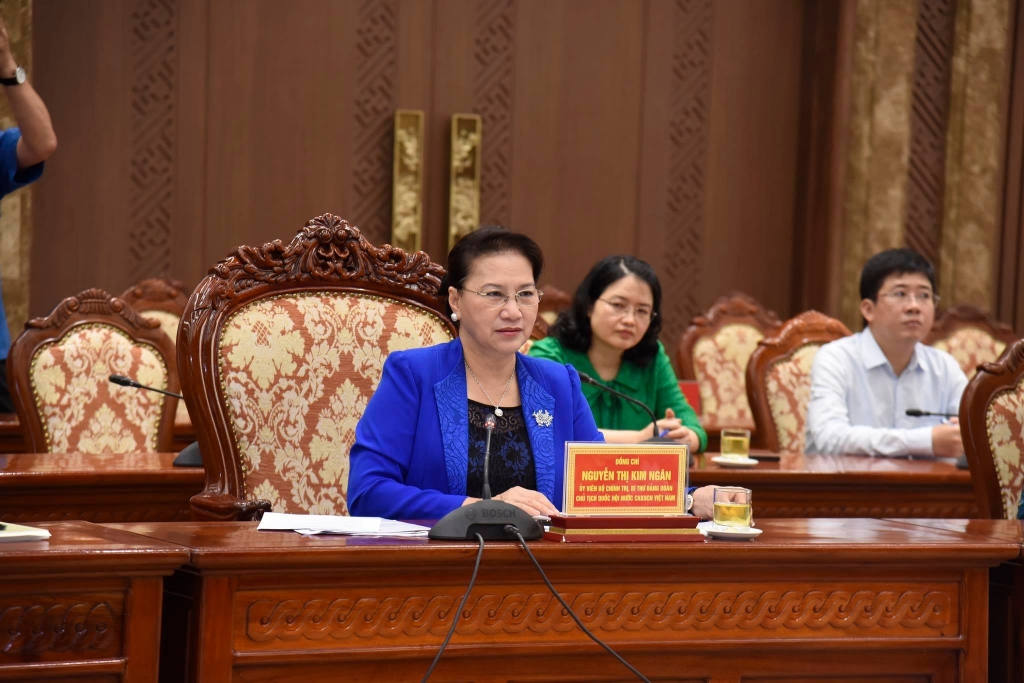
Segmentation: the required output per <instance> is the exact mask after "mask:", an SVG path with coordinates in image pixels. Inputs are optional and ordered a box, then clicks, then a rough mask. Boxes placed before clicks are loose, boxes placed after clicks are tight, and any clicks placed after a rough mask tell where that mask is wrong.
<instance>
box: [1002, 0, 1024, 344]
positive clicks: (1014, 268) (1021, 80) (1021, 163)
mask: <svg viewBox="0 0 1024 683" xmlns="http://www.w3.org/2000/svg"><path fill="white" fill-rule="evenodd" d="M1022 10H1024V8H1022V7H1021V3H1020V1H1019V0H1017V1H1015V2H1014V3H1013V12H1012V13H1011V17H1012V18H1013V24H1012V25H1011V35H1010V39H1011V40H1012V44H1013V48H1012V50H1011V52H1010V55H1011V56H1010V62H1009V68H1008V69H1007V73H1008V74H1009V77H1008V88H1007V92H1008V95H1007V102H1006V107H1007V111H1006V135H1005V138H1004V144H1005V155H1004V157H1003V169H1004V172H1003V177H1004V185H1003V196H1002V206H1001V210H1002V216H1001V218H1002V220H1001V229H1000V249H999V253H1000V256H999V260H998V262H997V267H998V269H999V278H998V280H997V282H998V289H997V293H996V315H997V317H998V318H999V319H1000V320H1002V321H1003V322H1005V323H1008V324H1010V325H1012V326H1013V328H1014V329H1015V330H1017V332H1018V334H1024V268H1022V267H1021V264H1022V263H1024V253H1022V250H1024V239H1022V237H1024V11H1022Z"/></svg>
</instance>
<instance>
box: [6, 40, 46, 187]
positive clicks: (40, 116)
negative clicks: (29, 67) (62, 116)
mask: <svg viewBox="0 0 1024 683" xmlns="http://www.w3.org/2000/svg"><path fill="white" fill-rule="evenodd" d="M17 68H18V63H17V62H16V61H15V59H14V55H13V54H11V40H10V37H9V36H8V35H7V27H6V26H5V25H4V23H3V20H0V77H3V78H12V77H14V74H15V72H16V71H17ZM4 92H5V93H6V94H7V101H8V102H10V104H11V112H12V113H13V114H14V120H15V121H17V123H18V128H19V129H21V139H20V140H18V146H17V157H18V170H19V171H24V170H25V169H28V168H31V167H32V166H35V165H36V164H39V163H42V162H43V161H46V160H47V159H48V158H50V155H52V154H53V153H54V151H56V149H57V134H56V133H54V132H53V123H52V122H51V121H50V112H49V111H47V109H46V105H45V104H43V100H42V99H41V98H40V97H39V94H38V93H36V91H35V88H33V87H32V84H31V83H29V82H28V81H25V82H24V83H22V84H20V85H7V86H4ZM15 180H16V182H25V181H22V180H21V179H19V178H17V177H16V178H15Z"/></svg>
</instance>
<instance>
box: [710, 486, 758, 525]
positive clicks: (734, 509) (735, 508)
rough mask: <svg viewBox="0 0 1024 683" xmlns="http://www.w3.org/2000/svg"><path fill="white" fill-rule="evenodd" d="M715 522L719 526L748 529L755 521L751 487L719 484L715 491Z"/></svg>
mask: <svg viewBox="0 0 1024 683" xmlns="http://www.w3.org/2000/svg"><path fill="white" fill-rule="evenodd" d="M713 519H714V522H715V524H717V525H718V526H728V527H734V528H740V529H746V528H748V527H750V526H751V524H752V523H753V521H754V519H753V509H752V507H751V502H750V489H745V488H742V487H740V486H718V487H716V488H715V493H714V518H713Z"/></svg>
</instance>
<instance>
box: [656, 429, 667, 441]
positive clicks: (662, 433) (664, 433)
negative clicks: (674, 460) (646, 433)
mask: <svg viewBox="0 0 1024 683" xmlns="http://www.w3.org/2000/svg"><path fill="white" fill-rule="evenodd" d="M666 434H668V430H667V429H662V430H661V434H658V438H659V439H660V438H661V437H663V436H665V435H666Z"/></svg>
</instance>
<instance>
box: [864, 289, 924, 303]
mask: <svg viewBox="0 0 1024 683" xmlns="http://www.w3.org/2000/svg"><path fill="white" fill-rule="evenodd" d="M878 296H884V297H886V298H888V299H892V300H893V301H895V302H896V303H898V304H900V305H901V306H902V305H904V304H906V303H907V302H908V301H916V302H917V303H920V304H921V305H923V306H929V305H931V306H937V305H938V304H939V295H938V294H933V293H931V292H917V293H916V294H915V293H914V292H908V291H907V290H905V289H897V290H896V291H895V292H886V293H885V294H879V295H878Z"/></svg>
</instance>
